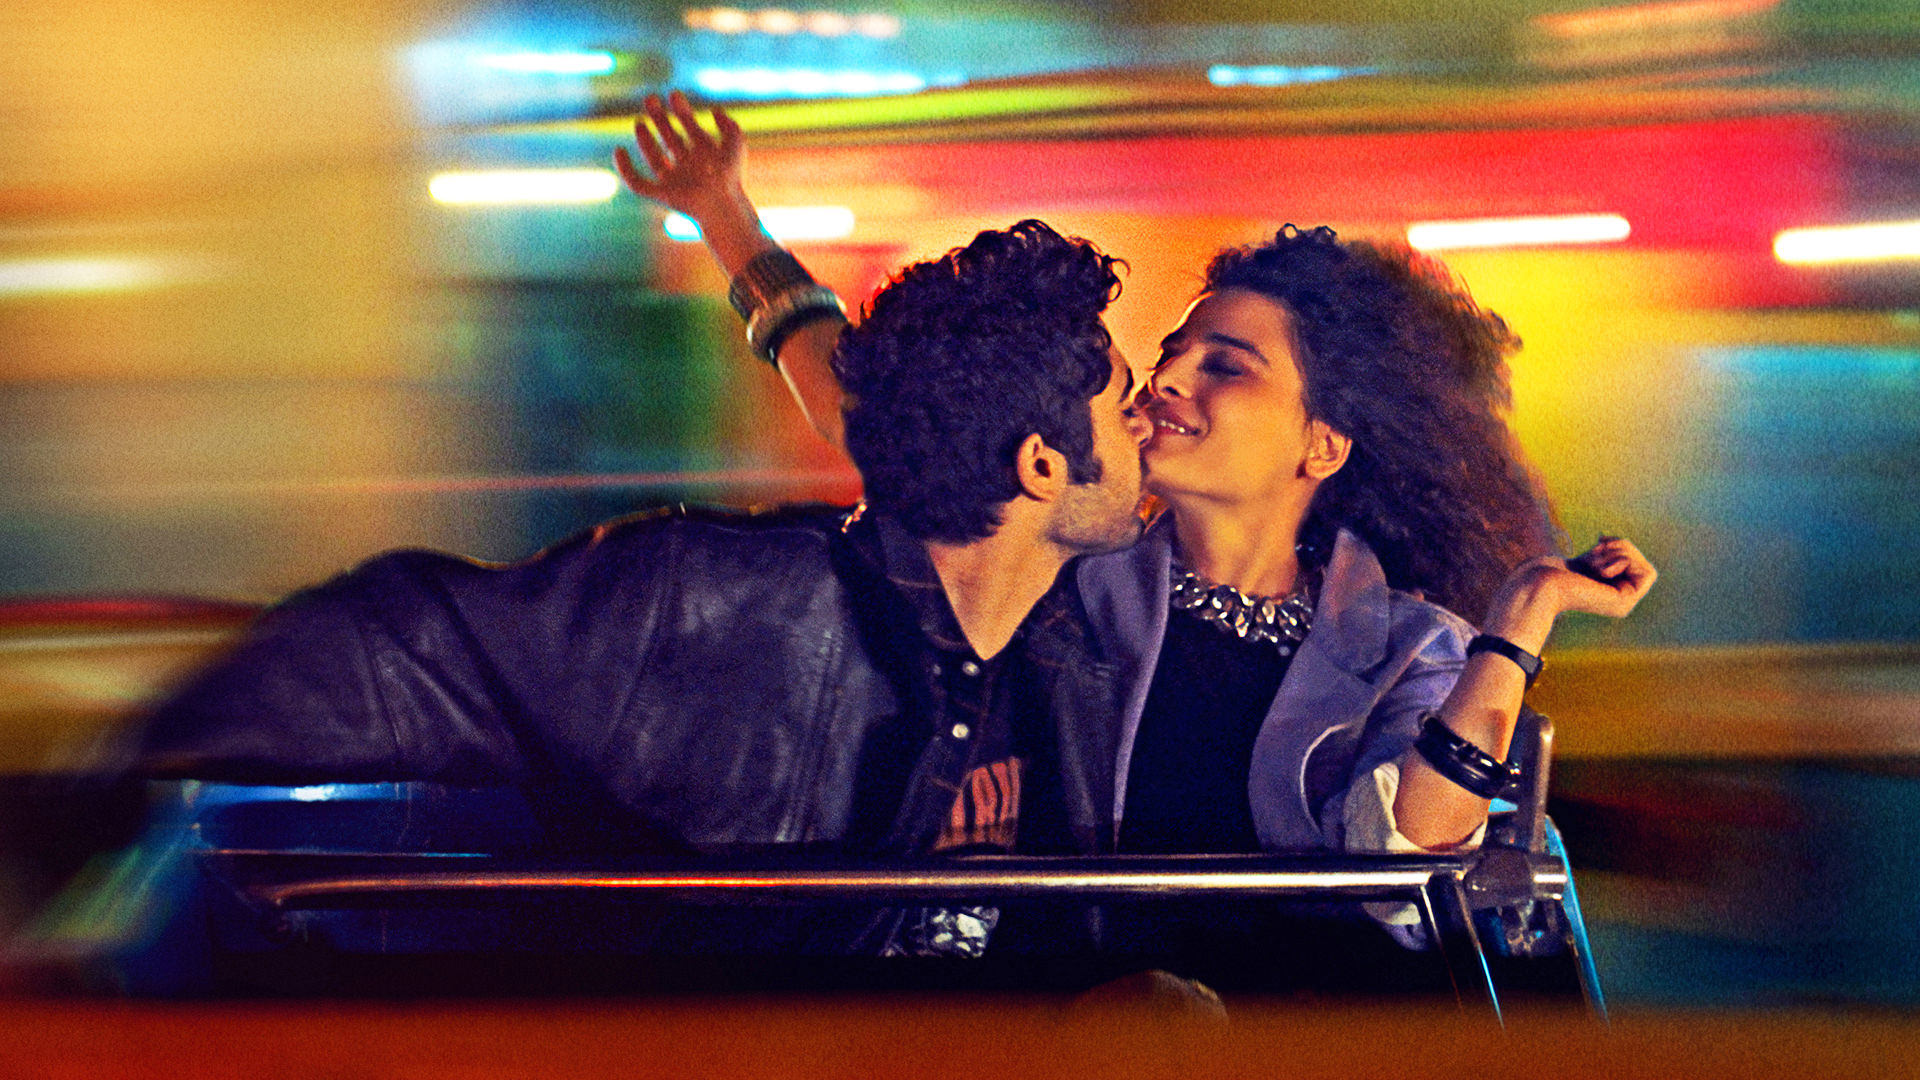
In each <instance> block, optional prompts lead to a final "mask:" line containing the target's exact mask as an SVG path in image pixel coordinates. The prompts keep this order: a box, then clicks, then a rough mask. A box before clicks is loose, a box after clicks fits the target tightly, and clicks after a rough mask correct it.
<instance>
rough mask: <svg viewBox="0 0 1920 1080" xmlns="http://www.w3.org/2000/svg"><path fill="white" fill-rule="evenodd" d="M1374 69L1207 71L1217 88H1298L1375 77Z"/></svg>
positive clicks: (1220, 68) (1269, 67)
mask: <svg viewBox="0 0 1920 1080" xmlns="http://www.w3.org/2000/svg"><path fill="white" fill-rule="evenodd" d="M1375 70H1376V69H1374V68H1342V67H1332V66H1329V65H1324V64H1323V65H1317V66H1313V67H1285V66H1282V65H1277V64H1264V65H1259V66H1255V67H1235V66H1233V65H1231V64H1215V65H1213V66H1212V67H1210V68H1208V69H1207V81H1208V82H1210V83H1212V84H1213V85H1215V86H1297V85H1300V84H1302V83H1317V82H1330V81H1332V80H1334V79H1341V78H1346V77H1348V76H1352V75H1371V74H1373V73H1374V71H1375Z"/></svg>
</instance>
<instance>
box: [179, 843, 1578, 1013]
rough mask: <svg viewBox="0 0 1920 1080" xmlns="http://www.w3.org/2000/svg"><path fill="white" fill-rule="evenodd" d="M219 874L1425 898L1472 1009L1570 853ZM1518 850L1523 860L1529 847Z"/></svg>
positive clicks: (802, 889) (353, 866)
mask: <svg viewBox="0 0 1920 1080" xmlns="http://www.w3.org/2000/svg"><path fill="white" fill-rule="evenodd" d="M200 858H201V860H202V864H203V866H205V867H206V868H207V869H208V870H209V871H210V872H211V873H213V874H214V875H215V876H216V877H219V878H222V879H224V880H226V881H227V882H229V883H230V884H231V885H233V886H234V887H235V888H236V889H237V890H238V891H239V892H240V894H241V895H243V896H246V897H247V898H249V899H250V900H251V901H252V902H253V903H255V904H257V905H259V906H260V907H261V908H262V909H264V911H265V912H269V913H272V915H273V916H276V917H285V916H287V915H289V914H290V913H292V912H297V911H311V910H316V909H338V908H367V907H381V906H389V905H394V904H404V903H409V902H435V901H444V900H450V899H458V900H462V901H467V902H479V903H489V902H491V903H512V902H517V901H523V900H527V899H532V898H535V897H552V898H566V897H569V896H572V897H576V898H583V899H584V898H589V897H590V898H593V899H596V900H606V899H610V898H619V897H621V896H626V897H630V898H632V899H634V900H636V901H646V900H653V899H670V900H678V901H691V902H696V903H699V902H706V903H715V902H719V903H740V902H748V903H751V902H777V901H793V900H816V901H817V900H831V901H835V902H868V903H883V904H892V903H909V902H939V901H949V902H954V901H958V902H965V903H969V904H982V903H987V904H991V903H999V902H1005V901H1010V900H1033V899H1055V900H1071V901H1084V902H1093V901H1103V900H1119V899H1136V900H1137V899H1195V898H1216V899H1224V898H1248V897H1262V898H1272V899H1288V900H1302V901H1323V902H1325V901H1347V902H1353V901H1399V902H1404V903H1410V904H1412V905H1414V907H1415V908H1416V909H1417V910H1418V911H1419V912H1420V915H1421V919H1422V922H1423V923H1424V924H1425V927H1426V930H1427V933H1428V934H1429V940H1430V941H1431V942H1432V944H1433V945H1434V947H1435V948H1436V949H1437V950H1438V952H1439V955H1440V958H1441V960H1442V962H1443V963H1444V965H1445V967H1446V970H1447V972H1448V975H1449V977H1450V979H1451V981H1452V984H1453V989H1454V993H1455V996H1456V998H1457V999H1458V1000H1459V1001H1460V1003H1461V1005H1462V1006H1463V1007H1469V1008H1475V1009H1492V1010H1493V1011H1494V1012H1495V1013H1496V1014H1497V1013H1498V1011H1499V1002H1498V997H1497V992H1496V990H1495V987H1494V983H1493V976H1492V973H1491V971H1490V970H1489V968H1488V966H1487V962H1486V958H1485V954H1484V952H1483V950H1482V947H1481V941H1480V937H1479V934H1478V932H1477V931H1476V929H1475V927H1474V918H1473V912H1474V911H1475V910H1478V909H1483V908H1487V907H1490V906H1495V905H1506V906H1511V905H1514V904H1518V903H1526V902H1531V901H1534V900H1548V901H1551V900H1556V899H1558V898H1559V897H1560V896H1562V895H1563V894H1564V891H1565V889H1566V886H1567V875H1566V872H1565V870H1564V868H1563V867H1562V865H1561V863H1560V862H1559V861H1558V860H1555V859H1547V858H1526V857H1524V856H1522V853H1520V852H1516V851H1513V850H1512V849H1506V848H1491V849H1488V850H1487V851H1485V852H1473V853H1466V854H1462V855H1447V856H1344V857H1333V856H1275V855H1174V856H1101V857H1063V858H1032V857H1020V856H975V857H969V858H962V859H954V860H951V861H947V862H943V863H927V862H918V863H895V864H876V863H873V862H853V861H848V860H844V859H840V860H825V859H796V858H793V857H791V856H788V857H783V858H768V857H761V858H759V859H757V860H753V859H747V858H742V857H713V858H679V859H658V858H650V859H627V860H618V861H608V860H602V861H599V862H596V863H594V864H592V865H582V864H561V863H555V862H552V861H543V862H524V861H522V862H517V863H516V862H513V861H510V860H503V859H500V858H497V857H492V856H477V855H476V856H445V855H439V856H420V855H319V854H313V853H288V852H260V851H234V850H224V851H223V850H210V851H206V852H203V853H201V855H200ZM1516 860H1517V861H1516Z"/></svg>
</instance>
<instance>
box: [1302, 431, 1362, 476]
mask: <svg viewBox="0 0 1920 1080" xmlns="http://www.w3.org/2000/svg"><path fill="white" fill-rule="evenodd" d="M1352 452H1353V440H1352V439H1351V438H1349V437H1348V436H1347V435H1346V434H1345V433H1344V432H1340V431H1336V430H1334V427H1333V425H1332V424H1329V423H1327V422H1326V421H1325V420H1309V421H1307V458H1306V460H1305V461H1303V462H1301V463H1300V471H1301V473H1302V474H1304V475H1305V476H1306V477H1307V478H1308V479H1309V480H1325V479H1326V478H1327V477H1329V476H1332V475H1333V474H1334V473H1337V472H1339V471H1340V468H1341V466H1343V465H1345V464H1346V463H1347V455H1349V454H1351V453H1352Z"/></svg>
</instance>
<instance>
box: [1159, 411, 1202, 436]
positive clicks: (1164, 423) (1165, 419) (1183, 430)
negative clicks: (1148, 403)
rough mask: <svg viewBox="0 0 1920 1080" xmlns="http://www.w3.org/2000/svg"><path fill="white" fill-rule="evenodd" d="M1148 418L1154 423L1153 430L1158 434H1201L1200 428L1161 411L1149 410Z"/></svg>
mask: <svg viewBox="0 0 1920 1080" xmlns="http://www.w3.org/2000/svg"><path fill="white" fill-rule="evenodd" d="M1147 417H1148V418H1149V419H1151V420H1152V421H1153V430H1154V431H1156V432H1160V431H1169V432H1172V433H1173V434H1175V435H1198V434H1200V429H1199V428H1197V427H1191V426H1189V425H1186V424H1183V423H1181V422H1180V421H1178V420H1175V419H1174V418H1172V417H1171V416H1168V415H1167V414H1166V413H1165V412H1163V411H1161V410H1159V409H1148V410H1147Z"/></svg>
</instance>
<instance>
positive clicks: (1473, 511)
mask: <svg viewBox="0 0 1920 1080" xmlns="http://www.w3.org/2000/svg"><path fill="white" fill-rule="evenodd" d="M1205 288H1206V290H1207V291H1209V292H1211V291H1216V290H1220V289H1248V290H1252V291H1254V292H1257V293H1260V294H1261V295H1264V296H1266V297H1268V298H1270V299H1272V300H1276V301H1278V302H1279V303H1280V304H1281V305H1282V306H1284V307H1285V308H1286V310H1287V313H1288V314H1289V315H1290V316H1291V323H1292V327H1293V336H1294V344H1295V355H1296V358H1297V360H1298V363H1299V365H1300V370H1301V375H1302V381H1303V382H1304V383H1305V386H1306V407H1307V413H1308V415H1310V416H1313V417H1315V418H1318V419H1320V420H1324V421H1325V422H1326V423H1328V424H1330V425H1332V426H1333V427H1334V428H1335V429H1337V430H1339V431H1341V432H1343V433H1344V434H1346V435H1347V436H1349V437H1350V438H1352V440H1353V450H1352V452H1351V454H1350V455H1349V457H1348V460H1347V463H1346V465H1345V466H1344V467H1343V468H1342V469H1341V470H1340V471H1339V472H1337V473H1335V474H1334V475H1333V476H1332V477H1330V478H1329V479H1327V480H1326V481H1325V482H1324V483H1322V484H1321V486H1320V489H1319V491H1318V492H1317V493H1316V494H1315V496H1314V502H1313V505H1312V506H1311V507H1310V508H1309V509H1308V512H1307V520H1306V522H1305V524H1304V525H1303V526H1302V529H1301V540H1302V542H1303V543H1304V544H1305V545H1306V547H1307V549H1308V551H1309V552H1311V553H1317V555H1318V556H1319V557H1320V558H1322V559H1324V558H1325V556H1326V554H1327V553H1328V552H1330V550H1331V542H1332V539H1333V535H1334V533H1335V531H1336V530H1338V529H1341V528H1346V529H1351V530H1353V532H1354V533H1356V534H1357V535H1359V536H1360V537H1361V538H1362V539H1364V540H1365V541H1366V542H1367V544H1368V545H1369V546H1371V547H1372V548H1373V550H1374V553H1375V554H1377V555H1378V556H1379V557H1380V562H1381V565H1382V567H1383V568H1384V569H1385V571H1386V574H1387V580H1388V583H1389V584H1391V585H1393V586H1394V587H1395V588H1400V589H1407V590H1416V591H1419V592H1421V593H1423V594H1424V595H1425V596H1426V598H1427V599H1429V600H1431V601H1433V602H1434V603H1437V604H1440V605H1442V606H1444V607H1447V608H1450V609H1452V610H1454V611H1456V612H1458V613H1460V614H1462V615H1464V616H1466V617H1467V618H1468V619H1470V620H1476V621H1477V620H1479V619H1480V618H1482V617H1483V616H1484V615H1485V613H1486V609H1487V605H1488V604H1489V603H1490V602H1491V600H1492V598H1493V595H1494V592H1495V591H1496V590H1497V589H1498V588H1499V586H1500V584H1501V582H1502V581H1504V580H1505V578H1506V576H1507V575H1508V573H1510V572H1511V571H1512V569H1513V568H1514V567H1515V566H1516V565H1518V564H1519V563H1521V562H1523V561H1525V560H1526V559H1528V558H1531V557H1533V556H1535V555H1540V554H1545V553H1547V552H1550V551H1553V550H1554V549H1555V548H1556V547H1557V546H1558V540H1559V530H1558V526H1557V525H1556V524H1555V522H1554V518H1553V510H1552V507H1551V505H1550V504H1549V502H1548V501H1547V498H1546V494H1545V492H1544V489H1543V488H1542V487H1541V485H1540V482H1539V479H1538V477H1537V476H1536V475H1535V474H1534V472H1533V470H1532V468H1531V467H1530V466H1529V465H1528V463H1527V459H1526V456H1525V454H1524V452H1523V451H1522V450H1521V449H1520V444H1519V442H1518V440H1517V439H1515V437H1514V435H1513V431H1512V430H1511V429H1510V428H1509V427H1508V425H1507V419H1506V416H1507V413H1508V411H1509V410H1510V409H1511V408H1512V405H1513V395H1512V391H1511V390H1510V388H1509V386H1508V371H1507V361H1506V357H1507V355H1508V354H1509V353H1511V352H1513V351H1514V350H1516V349H1518V348H1519V346H1520V339H1519V338H1518V337H1516V336H1515V335H1514V334H1513V332H1512V331H1511V330H1509V329H1508V328H1507V324H1506V323H1505V322H1504V321H1503V320H1502V319H1501V318H1500V316H1498V315H1495V314H1494V313H1493V312H1490V311H1484V310H1482V309H1481V308H1480V306H1479V305H1478V304H1476V303H1475V302H1474V300H1473V298H1472V296H1470V295H1469V294H1468V292H1467V290H1466V288H1465V286H1463V285H1462V284H1461V283H1460V282H1459V281H1458V280H1456V279H1455V278H1454V276H1453V275H1452V273H1451V272H1450V271H1449V270H1448V269H1447V268H1446V267H1445V266H1444V265H1442V264H1441V263H1440V262H1438V261H1437V260H1434V259H1431V258H1429V257H1426V256H1423V255H1420V254H1418V253H1416V252H1414V251H1413V250H1411V249H1409V248H1407V247H1404V246H1400V245H1385V244H1370V243H1365V242H1353V241H1341V240H1340V239H1338V238H1337V237H1336V236H1335V235H1334V232H1333V230H1332V229H1329V228H1326V227H1325V226H1321V227H1319V228H1316V229H1309V230H1305V231H1302V230H1299V229H1296V228H1295V227H1294V226H1292V225H1288V226H1286V227H1285V228H1283V229H1281V230H1280V232H1279V233H1278V234H1277V235H1275V236H1274V238H1273V239H1272V240H1271V241H1270V242H1268V243H1265V244H1260V245H1258V246H1251V247H1243V248H1234V249H1229V250H1227V251H1223V252H1221V253H1220V254H1219V255H1217V256H1215V257H1214V260H1213V262H1212V263H1211V264H1210V265H1209V266H1208V267H1207V275H1206V285H1205Z"/></svg>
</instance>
